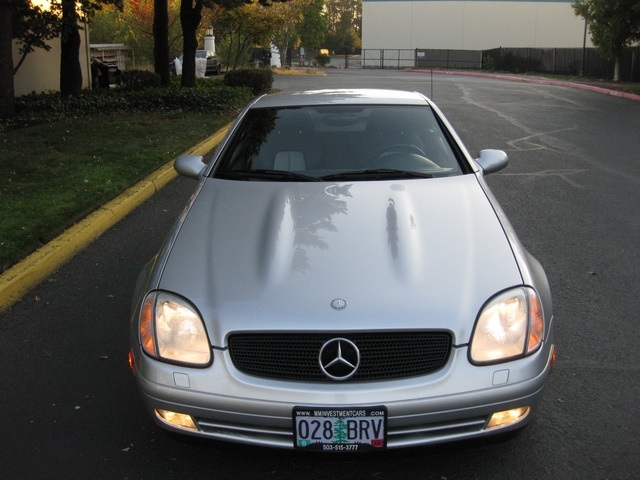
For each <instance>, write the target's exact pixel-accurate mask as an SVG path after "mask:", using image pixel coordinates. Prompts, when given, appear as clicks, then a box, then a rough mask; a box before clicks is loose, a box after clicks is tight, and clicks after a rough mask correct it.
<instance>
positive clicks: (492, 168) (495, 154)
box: [476, 150, 509, 175]
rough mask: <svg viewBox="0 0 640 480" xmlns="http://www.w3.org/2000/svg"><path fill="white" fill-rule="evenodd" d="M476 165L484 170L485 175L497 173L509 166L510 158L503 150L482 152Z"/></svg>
mask: <svg viewBox="0 0 640 480" xmlns="http://www.w3.org/2000/svg"><path fill="white" fill-rule="evenodd" d="M476 163H477V164H478V165H480V168H482V172H483V173H484V174H485V175H489V174H490V173H495V172H497V171H499V170H502V169H503V168H505V167H506V166H507V165H509V158H508V157H507V154H506V153H505V152H503V151H502V150H482V151H480V157H478V158H476Z"/></svg>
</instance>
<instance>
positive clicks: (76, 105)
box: [12, 80, 253, 122]
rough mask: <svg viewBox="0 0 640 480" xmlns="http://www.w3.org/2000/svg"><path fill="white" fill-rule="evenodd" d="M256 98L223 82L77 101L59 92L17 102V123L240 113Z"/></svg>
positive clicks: (88, 94) (122, 91) (88, 95)
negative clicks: (116, 115) (130, 114)
mask: <svg viewBox="0 0 640 480" xmlns="http://www.w3.org/2000/svg"><path fill="white" fill-rule="evenodd" d="M252 98H253V94H252V93H251V90H250V89H249V88H231V87H226V86H224V85H222V84H221V82H219V81H217V82H216V81H214V82H208V81H207V80H204V81H203V82H198V84H197V87H196V88H181V87H179V86H177V85H176V84H172V85H171V86H169V87H166V88H162V87H153V88H145V89H144V90H131V89H128V88H113V89H110V90H85V91H83V92H82V93H81V94H80V95H78V96H75V97H62V96H61V95H60V94H59V93H57V92H52V93H39V94H35V93H32V94H29V95H24V96H21V97H18V98H16V118H14V119H12V120H13V121H14V122H15V121H18V122H19V121H46V120H55V119H60V118H66V117H76V116H83V115H99V114H109V113H117V112H138V113H140V112H143V113H144V112H150V113H151V112H169V111H189V112H197V113H213V114H224V115H227V114H234V113H238V112H239V111H240V110H241V109H242V108H243V107H244V106H245V105H246V104H247V103H248V102H250V101H251V99H252Z"/></svg>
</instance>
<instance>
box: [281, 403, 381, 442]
mask: <svg viewBox="0 0 640 480" xmlns="http://www.w3.org/2000/svg"><path fill="white" fill-rule="evenodd" d="M293 425H294V429H295V432H294V446H295V448H297V449H303V450H322V451H326V452H360V451H366V450H375V449H383V448H385V447H386V446H387V409H386V407H362V408H353V407H349V408H324V407H318V408H314V407H295V408H294V409H293Z"/></svg>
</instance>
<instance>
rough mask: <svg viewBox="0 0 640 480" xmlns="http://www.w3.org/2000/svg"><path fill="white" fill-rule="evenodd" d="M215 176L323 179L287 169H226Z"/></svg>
mask: <svg viewBox="0 0 640 480" xmlns="http://www.w3.org/2000/svg"><path fill="white" fill-rule="evenodd" d="M214 177H215V178H226V179H231V180H276V181H290V182H322V181H323V180H322V179H321V178H318V177H312V176H311V175H305V174H304V173H299V172H291V171H288V170H268V169H264V170H262V169H256V170H228V171H226V172H217V173H214Z"/></svg>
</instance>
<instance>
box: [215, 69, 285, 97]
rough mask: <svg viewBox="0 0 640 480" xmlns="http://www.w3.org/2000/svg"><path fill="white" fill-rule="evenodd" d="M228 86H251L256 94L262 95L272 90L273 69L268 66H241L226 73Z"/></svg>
mask: <svg viewBox="0 0 640 480" xmlns="http://www.w3.org/2000/svg"><path fill="white" fill-rule="evenodd" d="M224 84H225V85H226V86H227V87H249V88H250V89H251V92H252V93H253V94H254V95H262V94H263V93H267V92H268V91H269V90H271V85H273V71H272V70H270V69H267V68H241V69H239V70H232V71H230V72H227V73H225V75H224Z"/></svg>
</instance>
